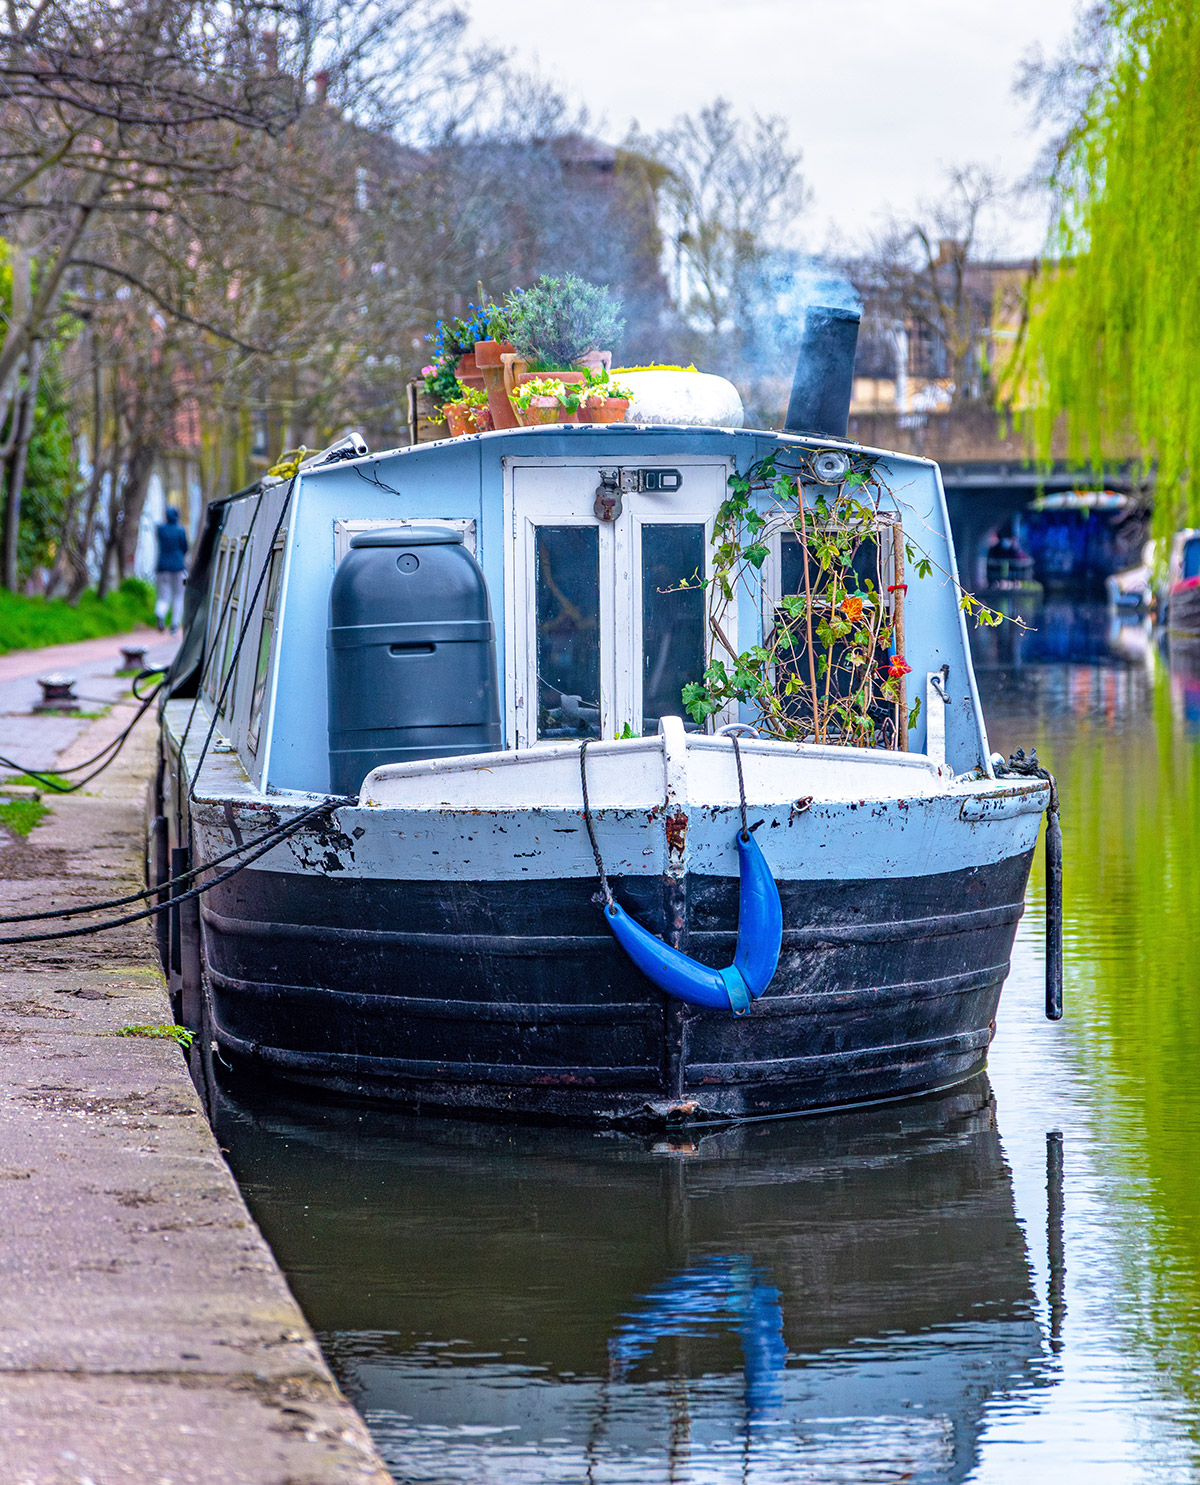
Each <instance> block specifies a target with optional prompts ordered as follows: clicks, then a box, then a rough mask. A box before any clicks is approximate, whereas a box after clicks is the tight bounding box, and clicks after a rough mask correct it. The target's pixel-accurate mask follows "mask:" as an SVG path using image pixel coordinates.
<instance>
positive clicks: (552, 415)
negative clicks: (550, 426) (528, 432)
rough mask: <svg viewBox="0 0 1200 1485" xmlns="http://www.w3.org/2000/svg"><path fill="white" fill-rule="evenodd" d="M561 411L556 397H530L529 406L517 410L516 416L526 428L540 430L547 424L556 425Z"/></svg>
mask: <svg viewBox="0 0 1200 1485" xmlns="http://www.w3.org/2000/svg"><path fill="white" fill-rule="evenodd" d="M562 411H563V407H562V403H560V402H559V400H558V398H557V397H531V398H530V400H529V406H528V407H524V408H518V409H517V416H518V417H519V418H520V419H521V422H522V424H523V426H524V427H526V428H541V427H544V426H545V425H546V424H547V423H557V422H558V415H559V413H560V412H562Z"/></svg>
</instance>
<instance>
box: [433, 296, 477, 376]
mask: <svg viewBox="0 0 1200 1485" xmlns="http://www.w3.org/2000/svg"><path fill="white" fill-rule="evenodd" d="M486 333H487V315H486V313H485V312H484V311H483V310H478V309H476V308H475V306H474V305H473V304H469V305H468V306H467V314H466V317H465V318H458V319H449V320H439V321H438V322H437V324H436V325H435V326H434V330H433V334H432V335H427V336H426V337H425V339H426V340H428V341H430V342H431V343H432V345H433V353H434V354H433V360H434V364H435V365H442V364H449V365H450V366H451V367H452V368H453V370H454V375H455V377H456V378H457V379H458V380H459V381H460V382H461V383H462V384H463V385H464V386H470V387H479V388H482V386H483V375H482V373H481V372H480V370H479V367H478V365H477V364H476V362H475V344H476V342H477V341H478V340H479V339H480V337H481V336H483V335H485V334H486Z"/></svg>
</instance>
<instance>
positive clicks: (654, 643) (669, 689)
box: [641, 521, 707, 734]
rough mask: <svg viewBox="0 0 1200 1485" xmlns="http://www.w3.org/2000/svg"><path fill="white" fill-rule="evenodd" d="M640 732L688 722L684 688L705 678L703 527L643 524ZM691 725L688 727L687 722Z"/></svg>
mask: <svg viewBox="0 0 1200 1485" xmlns="http://www.w3.org/2000/svg"><path fill="white" fill-rule="evenodd" d="M641 537H642V562H641V580H642V706H641V711H642V728H641V730H642V732H643V734H649V733H654V732H657V731H658V722H659V718H660V717H680V716H682V717H683V718H684V719H685V724H688V719H687V713H686V712H685V710H684V706H683V688H684V686H686V685H687V683H688V682H689V681H698V680H699V679H700V678H701V676H702V675H703V674H704V601H705V590H704V588H703V587H702V586H701V584H702V583H703V581H704V574H705V567H706V557H707V542H706V540H705V531H704V526H703V524H701V523H699V522H696V523H694V524H691V523H690V524H688V525H676V524H674V523H673V522H672V523H667V522H665V521H647V522H643V523H642V527H641ZM688 725H690V724H688Z"/></svg>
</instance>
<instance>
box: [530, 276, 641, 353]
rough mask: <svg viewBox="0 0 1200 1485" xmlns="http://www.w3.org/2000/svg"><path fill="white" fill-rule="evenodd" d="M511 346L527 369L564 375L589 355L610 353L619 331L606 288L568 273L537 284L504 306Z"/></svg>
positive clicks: (619, 323) (622, 324)
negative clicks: (528, 366)
mask: <svg viewBox="0 0 1200 1485" xmlns="http://www.w3.org/2000/svg"><path fill="white" fill-rule="evenodd" d="M508 309H509V318H510V328H511V337H512V343H513V345H515V346H516V348H517V350H518V352H519V353H520V354H521V355H522V356H523V357H524V358H525V360H527V361H528V362H529V363H530V365H531V366H534V367H538V368H541V369H543V370H547V371H551V370H553V371H564V370H566V369H567V368H569V367H571V366H573V365H574V364H575V363H576V362H577V361H578V360H579V358H580V357H581V356H585V355H587V353H588V351H590V350H596V349H599V350H611V348H612V347H613V346H614V345H615V344H616V342H617V340H618V338H619V337H620V334H621V331H622V330H624V328H625V321H624V320H623V319H622V317H621V305H620V303H619V301H618V300H616V299H614V298H613V296H612V294H611V293H610V292H609V290H608V288H607V287H601V286H600V285H599V284H589V283H587V282H586V280H584V279H581V278H576V277H575V275H574V274H573V273H568V274H565V275H564V276H563V277H562V278H549V277H544V278H540V279H538V281H537V283H536V284H534V285H533V287H532V288H530V289H526V290H525V292H524V293H523V294H520V295H514V296H513V297H512V298H511V299H510V300H509V304H508Z"/></svg>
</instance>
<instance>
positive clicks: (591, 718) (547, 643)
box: [534, 524, 600, 739]
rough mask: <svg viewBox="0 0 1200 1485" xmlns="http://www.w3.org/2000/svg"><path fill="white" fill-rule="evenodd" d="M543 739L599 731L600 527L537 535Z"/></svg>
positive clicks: (550, 529) (541, 530)
mask: <svg viewBox="0 0 1200 1485" xmlns="http://www.w3.org/2000/svg"><path fill="white" fill-rule="evenodd" d="M534 563H535V601H534V612H535V629H536V651H537V735H538V738H539V739H549V738H565V737H599V736H600V530H599V525H598V524H597V525H595V526H538V527H537V530H536V534H535V537H534Z"/></svg>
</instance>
